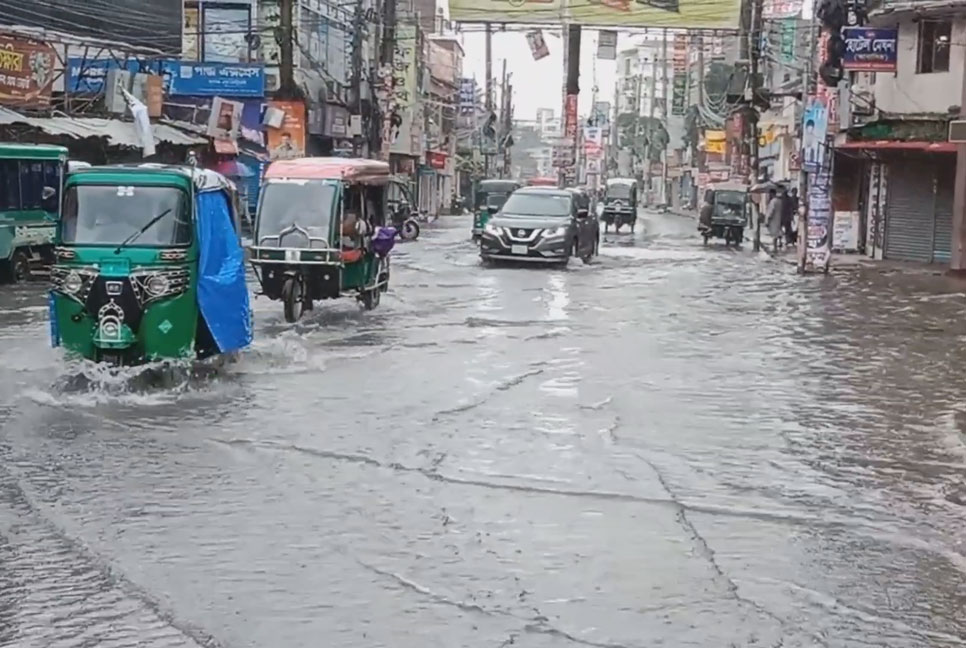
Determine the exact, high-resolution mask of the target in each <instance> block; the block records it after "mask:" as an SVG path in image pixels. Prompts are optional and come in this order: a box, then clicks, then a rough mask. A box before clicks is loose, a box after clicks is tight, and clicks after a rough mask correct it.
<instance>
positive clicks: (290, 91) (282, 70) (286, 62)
mask: <svg viewBox="0 0 966 648" xmlns="http://www.w3.org/2000/svg"><path fill="white" fill-rule="evenodd" d="M294 10H295V1H294V0H281V1H280V3H279V29H280V31H281V34H280V36H281V38H280V39H279V44H278V47H279V95H281V96H282V97H283V98H285V99H294V98H295V97H296V96H297V94H298V93H297V92H296V86H295V25H294V18H293V15H294Z"/></svg>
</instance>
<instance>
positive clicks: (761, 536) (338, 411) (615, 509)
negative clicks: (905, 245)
mask: <svg viewBox="0 0 966 648" xmlns="http://www.w3.org/2000/svg"><path fill="white" fill-rule="evenodd" d="M468 234H469V222H468V220H467V219H465V218H454V219H448V220H447V219H444V220H443V221H440V222H439V224H437V225H436V226H434V228H431V229H428V230H426V231H424V235H423V238H422V239H421V240H420V241H418V242H416V243H412V244H406V245H403V246H401V249H400V251H399V254H398V255H397V258H396V262H395V266H394V268H395V270H394V277H393V281H394V285H393V290H392V291H391V292H390V293H389V294H388V295H387V296H386V298H384V300H383V303H382V305H381V307H380V308H379V309H378V310H377V311H374V312H369V313H364V312H361V311H360V310H359V309H358V308H357V307H356V306H355V305H354V304H352V303H349V302H348V301H346V302H345V303H332V304H326V305H324V307H321V308H317V310H316V311H314V312H313V313H310V314H309V317H307V318H306V319H305V320H304V321H303V322H302V323H300V324H298V325H294V326H293V325H286V324H285V323H284V322H283V320H282V312H281V307H280V305H279V304H277V303H270V302H267V301H265V300H264V298H260V299H258V300H256V302H255V305H256V324H257V327H256V334H257V342H256V344H255V345H254V348H253V349H252V350H250V351H248V352H246V353H244V354H243V355H242V356H241V358H240V359H239V360H238V361H237V362H236V363H233V364H231V365H229V366H228V367H226V368H224V369H222V370H221V371H218V372H188V371H183V372H181V373H180V374H178V373H177V372H171V375H169V377H168V380H167V381H166V382H165V383H164V384H160V385H159V384H155V383H154V382H153V381H151V380H148V381H145V380H142V379H141V378H139V377H138V376H135V374H134V373H125V374H121V375H112V374H110V373H108V372H104V371H99V370H96V369H90V368H84V367H80V366H77V365H67V364H65V362H64V360H63V359H62V358H61V356H60V353H59V352H57V351H54V350H51V349H49V348H48V333H47V323H46V307H45V300H44V298H43V295H42V293H43V286H42V285H37V284H35V285H32V286H29V287H27V288H18V289H10V288H5V289H3V291H2V293H0V646H17V647H18V648H19V647H33V646H37V647H44V648H51V647H54V648H59V647H67V646H70V647H81V646H92V647H93V646H97V647H102V646H103V647H110V648H113V647H120V646H145V647H155V646H158V647H169V646H170V647H174V646H190V647H199V646H205V647H217V646H224V647H231V648H243V647H249V646H251V647H270V648H295V647H302V646H305V647H309V646H311V647H316V646H322V645H324V646H327V647H333V648H335V647H366V648H369V647H383V646H385V647H387V648H389V647H392V648H410V647H411V648H426V647H433V646H439V647H445V648H456V647H467V648H476V647H481V648H499V647H506V646H514V647H523V648H531V647H532V648H549V647H557V646H561V647H568V646H597V647H602V648H625V647H626V648H652V647H654V646H670V647H678V646H695V647H701V648H711V647H723V648H728V647H745V646H761V647H767V648H772V647H777V646H782V647H785V648H792V647H812V646H834V647H840V646H841V647H851V646H856V647H857V646H875V647H902V648H914V647H919V646H922V647H927V646H928V647H937V646H939V647H945V646H960V645H963V644H964V643H966V616H964V615H963V609H964V606H966V578H964V572H966V546H964V544H963V543H964V538H966V517H964V510H966V508H964V507H966V442H964V436H963V435H964V429H966V415H964V395H966V387H964V385H963V381H962V367H963V366H966V350H964V349H966V345H964V337H966V325H964V316H966V312H964V311H966V307H964V300H963V295H962V293H961V292H960V290H961V289H960V288H959V287H957V286H955V285H952V286H950V285H946V284H944V283H942V280H941V279H938V278H922V277H915V276H912V277H910V276H907V275H904V274H889V273H881V272H877V271H871V270H863V269H857V268H853V269H850V270H845V271H839V272H833V273H832V274H831V275H829V276H818V277H816V276H810V277H805V278H803V277H799V276H797V275H796V274H795V273H794V269H793V268H792V267H791V266H788V265H786V264H784V263H780V262H776V261H772V260H769V259H767V258H763V257H762V256H760V255H756V254H754V253H752V252H751V251H750V245H746V246H745V247H746V249H744V250H741V251H735V250H729V249H725V248H723V247H720V246H718V247H715V246H711V247H708V248H704V247H703V246H702V245H701V242H700V239H698V238H697V236H696V233H695V231H694V223H693V221H687V220H684V219H680V218H678V217H674V216H660V215H646V216H645V218H644V221H643V223H642V227H639V231H638V232H637V234H636V235H634V236H633V237H631V236H629V235H620V236H615V235H609V236H608V237H607V239H606V241H605V244H604V245H603V247H602V253H601V257H600V258H599V260H598V261H597V262H595V263H593V264H591V265H588V266H585V265H583V264H581V263H579V262H577V263H574V264H573V265H571V267H570V268H569V269H567V270H565V271H561V270H553V269H546V268H540V269H534V268H483V267H481V266H480V264H479V262H478V260H477V257H476V253H475V250H474V246H473V245H472V243H471V242H470V241H469V240H468ZM80 378H83V380H80Z"/></svg>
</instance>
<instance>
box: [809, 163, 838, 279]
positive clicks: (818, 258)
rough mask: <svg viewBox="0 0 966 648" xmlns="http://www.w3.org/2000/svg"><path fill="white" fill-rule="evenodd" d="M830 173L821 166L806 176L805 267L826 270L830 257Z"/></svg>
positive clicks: (827, 168) (820, 270)
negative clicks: (806, 225) (806, 238)
mask: <svg viewBox="0 0 966 648" xmlns="http://www.w3.org/2000/svg"><path fill="white" fill-rule="evenodd" d="M831 195H832V174H831V169H830V168H829V166H823V167H821V168H820V170H819V171H818V172H817V173H814V174H812V175H810V176H809V178H808V246H807V247H806V248H805V269H806V270H810V271H813V272H825V271H827V270H828V266H829V261H831V259H832V237H831V233H832V198H831Z"/></svg>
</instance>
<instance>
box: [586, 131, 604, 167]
mask: <svg viewBox="0 0 966 648" xmlns="http://www.w3.org/2000/svg"><path fill="white" fill-rule="evenodd" d="M603 157H604V129H603V128H599V127H596V126H588V127H586V128H584V158H585V159H587V160H600V159H601V158H603Z"/></svg>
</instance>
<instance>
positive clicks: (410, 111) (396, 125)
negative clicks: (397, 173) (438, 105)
mask: <svg viewBox="0 0 966 648" xmlns="http://www.w3.org/2000/svg"><path fill="white" fill-rule="evenodd" d="M416 43H417V32H416V26H415V25H413V24H405V23H403V24H401V25H399V26H398V27H397V28H396V49H395V52H394V53H393V66H392V67H393V69H392V86H391V87H392V89H391V91H390V102H389V117H388V126H389V128H388V137H387V138H386V140H385V141H388V142H389V152H390V153H396V154H397V155H416V152H415V151H414V150H413V130H414V124H415V121H416V91H417V87H416V84H417V81H418V79H417V72H418V70H417V67H416V61H417V58H416V56H417V54H416Z"/></svg>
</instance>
